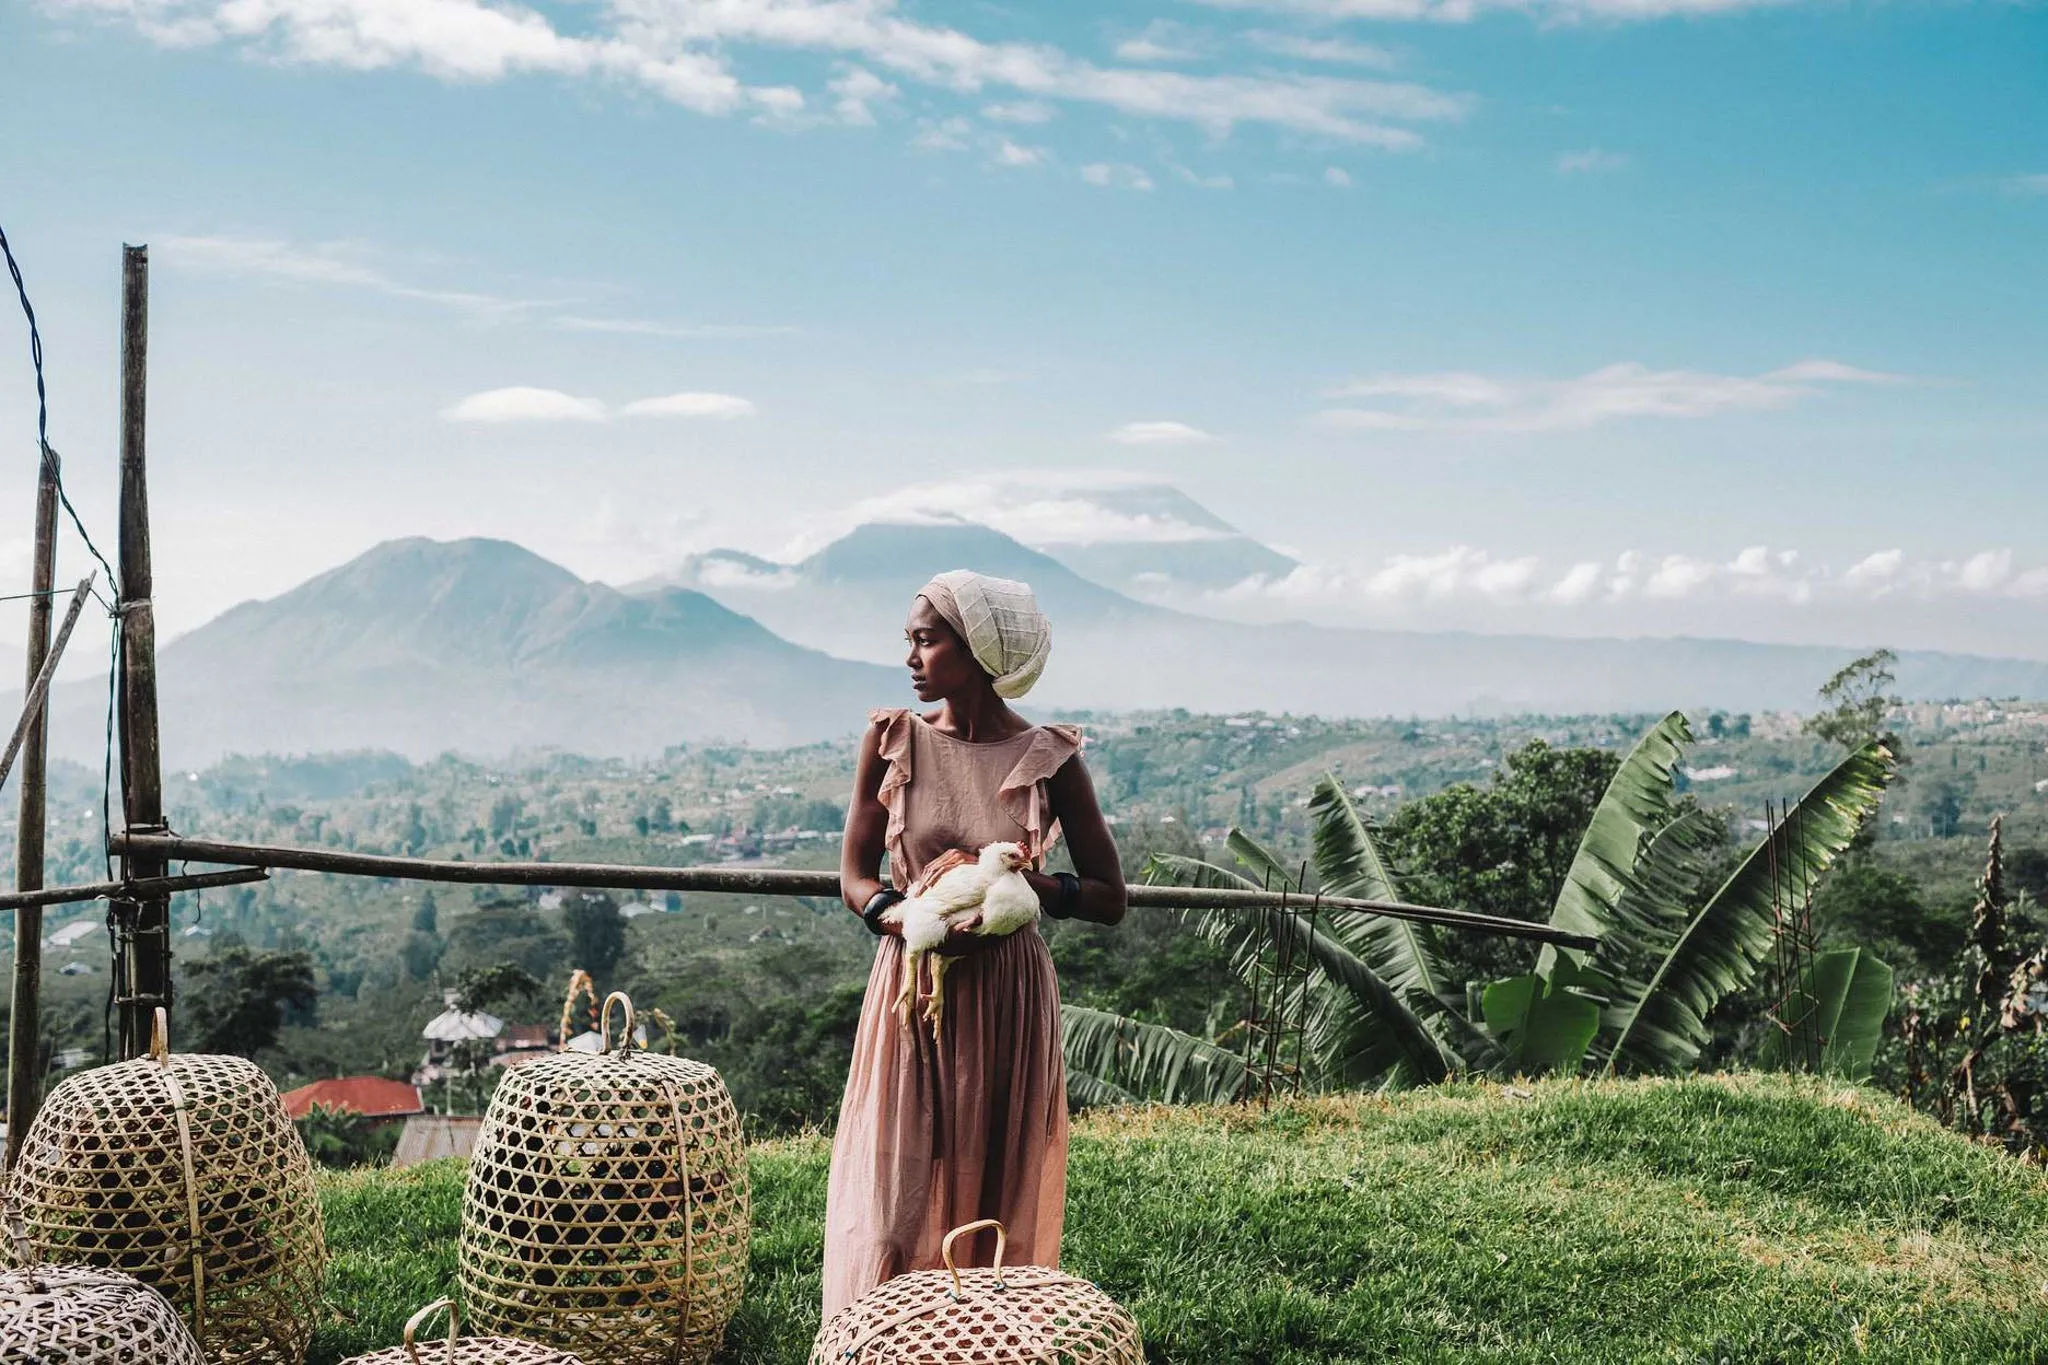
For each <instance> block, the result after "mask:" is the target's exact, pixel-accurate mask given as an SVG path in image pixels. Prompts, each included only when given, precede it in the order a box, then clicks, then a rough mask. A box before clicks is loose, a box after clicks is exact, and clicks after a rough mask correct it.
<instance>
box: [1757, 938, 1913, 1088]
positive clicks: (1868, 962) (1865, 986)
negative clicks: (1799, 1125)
mask: <svg viewBox="0 0 2048 1365" xmlns="http://www.w3.org/2000/svg"><path fill="white" fill-rule="evenodd" d="M1792 1000H1793V1002H1794V1003H1793V1005H1792V1007H1791V1008H1792V1009H1800V1010H1802V1011H1811V1013H1810V1014H1805V1015H1803V1017H1801V1016H1795V1017H1793V1018H1790V1019H1787V1020H1786V1021H1785V1022H1786V1023H1788V1024H1791V1025H1793V1030H1792V1033H1791V1034H1790V1035H1789V1036H1788V1035H1787V1034H1785V1033H1782V1032H1779V1031H1777V1030H1775V1029H1774V1030H1772V1031H1771V1032H1770V1033H1768V1034H1766V1035H1765V1036H1764V1044H1763V1047H1762V1049H1761V1051H1760V1053H1759V1056H1758V1062H1759V1064H1760V1065H1762V1066H1764V1067H1766V1068H1770V1069H1774V1070H1787V1069H1790V1068H1791V1067H1793V1066H1797V1067H1801V1068H1803V1067H1805V1066H1806V1065H1808V1064H1809V1061H1810V1059H1811V1058H1812V1056H1813V1054H1814V1053H1817V1054H1818V1055H1819V1059H1820V1070H1821V1071H1822V1073H1823V1074H1825V1075H1829V1076H1840V1077H1841V1078H1842V1079H1843V1080H1847V1081H1861V1080H1867V1079H1869V1077H1870V1066H1871V1063H1872V1062H1874V1061H1875V1060H1876V1059H1877V1044H1878V1041H1879V1039H1880V1038H1882V1037H1883V1035H1884V1017H1885V1015H1887V1014H1889V1013H1891V1008H1892V969H1891V968H1890V967H1887V966H1886V965H1885V964H1884V963H1882V962H1880V961H1879V960H1878V959H1877V958H1876V957H1874V956H1872V955H1871V953H1870V952H1869V950H1867V949H1864V948H1837V949H1834V950H1832V951H1830V952H1825V953H1821V954H1819V955H1818V956H1816V957H1815V958H1814V959H1813V962H1812V964H1811V965H1810V966H1809V967H1808V969H1807V970H1806V971H1805V972H1804V973H1802V974H1801V980H1800V983H1799V987H1798V989H1797V990H1796V991H1794V992H1792ZM1787 1012H1788V1013H1791V1009H1788V1011H1787ZM1809 1040H1810V1042H1809ZM1809 1045H1811V1046H1812V1047H1813V1052H1812V1053H1809V1052H1807V1047H1808V1046H1809Z"/></svg>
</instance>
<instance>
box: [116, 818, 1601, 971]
mask: <svg viewBox="0 0 2048 1365" xmlns="http://www.w3.org/2000/svg"><path fill="white" fill-rule="evenodd" d="M111 843H112V845H113V848H114V851H115V852H116V853H119V854H122V855H123V856H124V857H125V856H134V855H137V854H141V853H145V852H146V853H150V854H154V855H156V856H157V857H159V858H161V859H165V860H168V859H171V858H177V859H181V860H184V861H188V862H195V863H228V864H233V865H239V866H242V867H266V868H272V869H293V870H296V871H301V872H330V873H338V874H340V875H343V876H356V877H389V878H393V879H396V880H403V881H424V882H467V883H470V884H473V885H483V886H582V887H597V888H604V889H609V890H618V891H628V890H630V891H703V892H727V893H731V894H735V895H760V896H818V897H827V898H830V899H833V900H837V899H838V898H839V874H838V873H836V872H804V871H798V870H796V869H792V868H776V867H758V868H755V867H645V866H638V867H636V866H631V865H627V864H617V863H495V862H475V863H470V862H450V861H445V860H436V859H431V858H395V857H389V856H386V855H383V854H374V853H346V852H342V851H340V850H337V849H325V848H291V847H286V846H282V845H276V844H237V843H224V842H221V841H218V840H211V839H187V838H185V837H183V836H182V835H168V834H150V833H142V832H134V833H127V834H117V835H115V836H113V838H112V840H111ZM1127 895H1128V900H1129V904H1131V905H1132V906H1134V907H1139V908H1148V909H1169V910H1171V909H1186V910H1271V909H1276V908H1278V907H1280V906H1281V905H1282V903H1283V897H1282V896H1281V895H1280V894H1279V893H1277V892H1271V891H1256V890H1249V889H1242V888H1238V887H1225V886H1153V885H1149V884H1144V883H1134V884H1133V885H1131V886H1130V887H1129V888H1127ZM1300 900H1301V898H1300V896H1299V895H1296V896H1295V897H1293V899H1292V901H1291V902H1288V903H1289V904H1299V903H1300ZM1320 907H1321V909H1323V910H1326V911H1327V910H1359V911H1364V912H1366V913H1368V914H1374V915H1384V916H1385V917H1387V918H1388V919H1401V920H1412V921H1415V922H1417V923H1421V924H1442V925H1446V926H1448V927H1450V928H1454V929H1468V930H1471V931H1473V932H1475V933H1482V934H1496V935H1499V936H1502V937H1505V938H1523V939H1533V940H1535V941H1536V942H1539V943H1556V944H1560V945H1562V946H1564V947H1567V948H1585V949H1590V948H1593V947H1595V946H1597V944H1598V942H1599V940H1598V939H1596V938H1594V937H1593V936H1592V935H1590V934H1576V933H1571V932H1569V931H1567V930H1563V929H1556V928H1553V927H1551V926H1550V925H1548V924H1535V923H1531V922H1529V921H1527V920H1518V919H1507V918H1504V917H1502V916H1499V915H1479V914H1473V913H1472V912H1470V911H1466V910H1444V909H1439V908H1437V907H1436V906H1430V905H1408V904H1406V903H1404V902H1400V901H1374V900H1361V899H1358V898H1356V897H1351V896H1324V897H1322V898H1321V900H1320Z"/></svg>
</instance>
